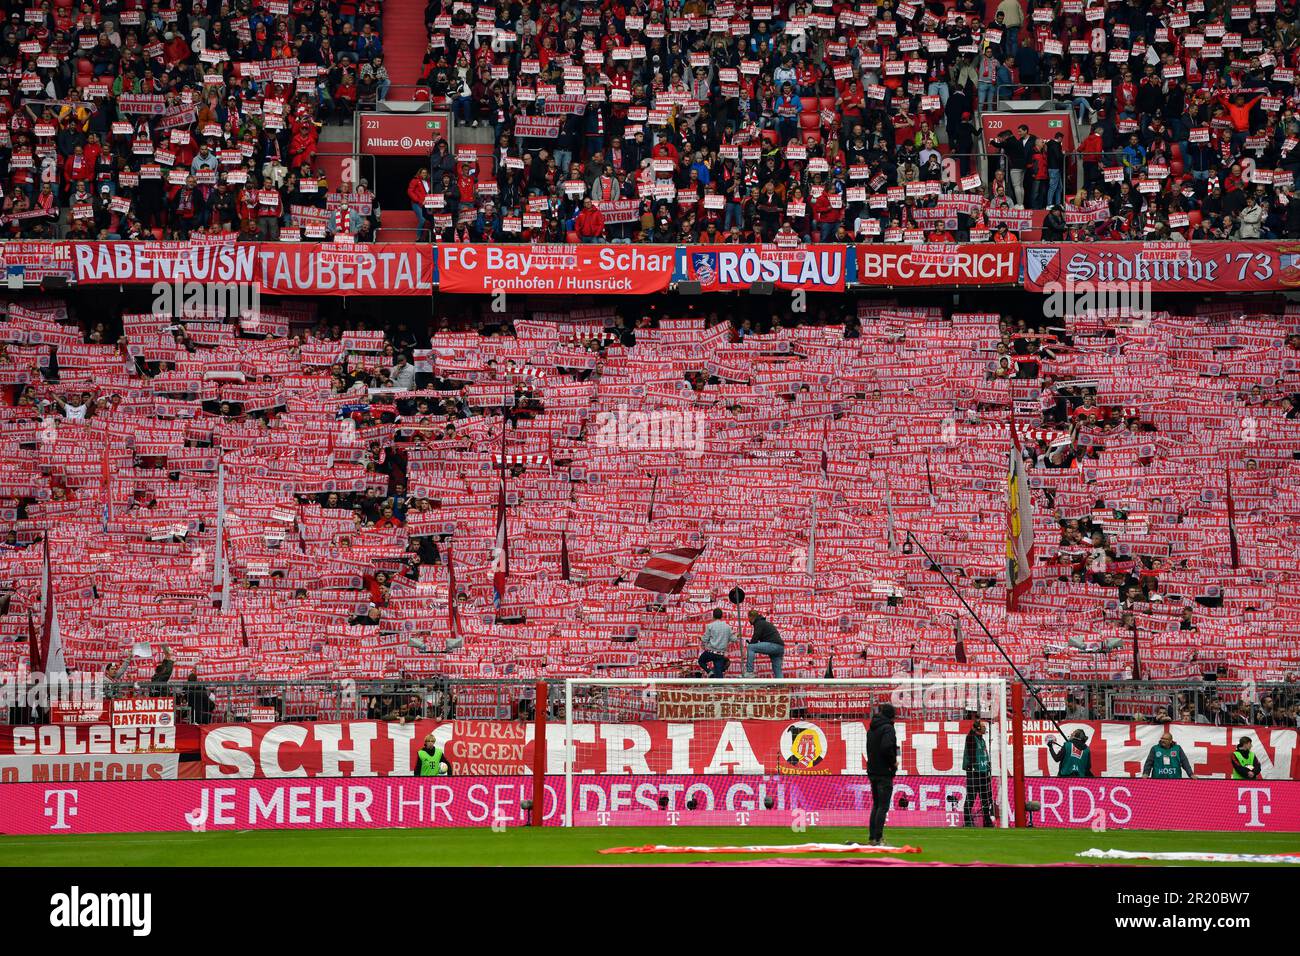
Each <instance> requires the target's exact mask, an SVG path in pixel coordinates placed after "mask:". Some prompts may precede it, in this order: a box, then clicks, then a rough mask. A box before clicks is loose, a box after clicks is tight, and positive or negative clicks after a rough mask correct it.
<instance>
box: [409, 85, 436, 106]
mask: <svg viewBox="0 0 1300 956" xmlns="http://www.w3.org/2000/svg"><path fill="white" fill-rule="evenodd" d="M430 96H431V94H430V93H429V89H428V87H425V86H420V87H416V90H415V94H414V95H413V96H412V97H411V99H413V100H414V101H415V102H417V103H425V102H428V100H429V97H430Z"/></svg>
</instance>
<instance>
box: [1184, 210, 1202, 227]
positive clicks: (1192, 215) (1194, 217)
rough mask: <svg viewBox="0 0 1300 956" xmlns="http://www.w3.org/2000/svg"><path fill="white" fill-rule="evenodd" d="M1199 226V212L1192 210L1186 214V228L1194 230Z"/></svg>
mask: <svg viewBox="0 0 1300 956" xmlns="http://www.w3.org/2000/svg"><path fill="white" fill-rule="evenodd" d="M1200 224H1201V211H1200V210H1199V209H1192V210H1190V211H1189V212H1188V213H1187V228H1189V229H1195V228H1196V227H1197V226H1199V225H1200Z"/></svg>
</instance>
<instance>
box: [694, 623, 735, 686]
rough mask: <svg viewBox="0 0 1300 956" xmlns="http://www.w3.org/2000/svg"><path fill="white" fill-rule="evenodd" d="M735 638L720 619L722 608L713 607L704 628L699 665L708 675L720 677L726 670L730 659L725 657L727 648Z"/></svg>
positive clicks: (733, 633) (729, 628)
mask: <svg viewBox="0 0 1300 956" xmlns="http://www.w3.org/2000/svg"><path fill="white" fill-rule="evenodd" d="M735 640H736V634H735V632H734V631H733V630H732V629H731V627H730V625H728V624H727V623H726V622H725V621H723V620H722V608H720V607H715V608H714V609H713V620H712V621H710V622H709V626H708V627H706V628H705V629H704V639H703V644H704V653H703V654H701V655H700V666H701V667H702V668H704V672H705V673H706V674H708V675H709V676H710V677H721V676H722V675H723V674H725V673H726V671H727V665H729V664H730V663H731V661H730V660H729V659H728V658H727V648H729V647H730V646H731V644H732V642H733V641H735Z"/></svg>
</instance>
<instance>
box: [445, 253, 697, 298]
mask: <svg viewBox="0 0 1300 956" xmlns="http://www.w3.org/2000/svg"><path fill="white" fill-rule="evenodd" d="M437 256H438V288H439V290H441V291H443V292H465V293H471V294H478V295H483V294H489V295H490V294H493V293H497V292H527V293H533V294H543V295H646V294H649V293H653V292H662V291H664V290H665V289H667V288H668V284H669V283H670V282H671V281H672V278H673V262H674V259H675V250H674V248H673V247H672V246H636V245H601V244H594V243H580V244H578V245H516V246H497V245H468V244H465V245H455V244H452V245H442V246H438V251H437Z"/></svg>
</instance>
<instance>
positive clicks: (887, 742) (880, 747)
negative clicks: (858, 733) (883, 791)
mask: <svg viewBox="0 0 1300 956" xmlns="http://www.w3.org/2000/svg"><path fill="white" fill-rule="evenodd" d="M897 772H898V738H897V737H895V736H894V722H893V721H892V720H886V719H885V718H884V717H883V716H882V715H880V714H876V715H875V716H874V717H872V718H871V729H870V730H868V731H867V776H869V777H892V776H893V775H894V774H895V773H897Z"/></svg>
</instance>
